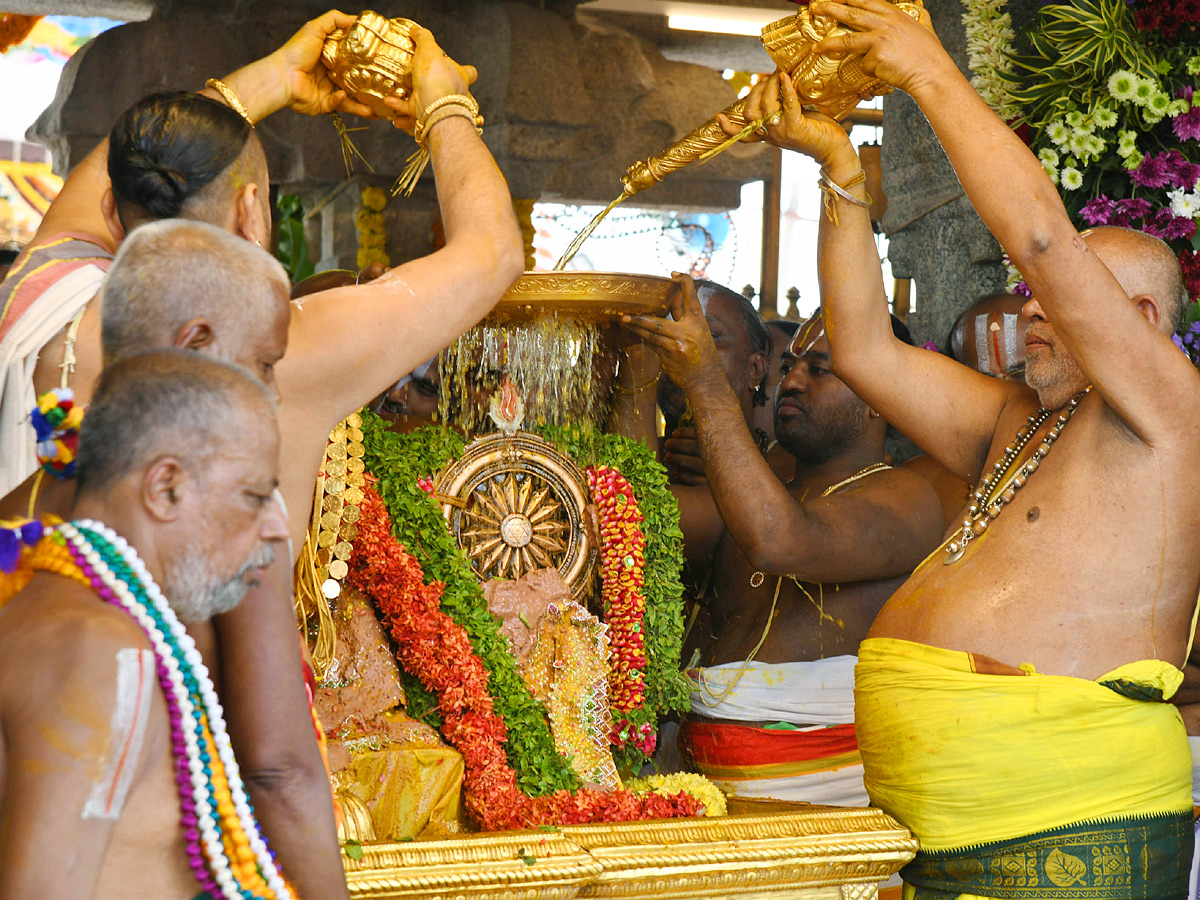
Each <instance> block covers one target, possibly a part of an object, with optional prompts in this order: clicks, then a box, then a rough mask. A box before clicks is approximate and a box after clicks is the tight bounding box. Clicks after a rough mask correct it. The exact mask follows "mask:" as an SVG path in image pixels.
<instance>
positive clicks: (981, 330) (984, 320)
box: [975, 313, 991, 372]
mask: <svg viewBox="0 0 1200 900" xmlns="http://www.w3.org/2000/svg"><path fill="white" fill-rule="evenodd" d="M990 337H991V333H990V332H989V331H988V317H987V313H979V314H977V315H976V316H975V357H976V359H978V360H979V362H978V363H976V367H977V368H978V369H979V371H981V372H986V371H987V364H988V360H989V359H991V354H989V353H988V338H990Z"/></svg>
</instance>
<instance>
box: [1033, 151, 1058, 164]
mask: <svg viewBox="0 0 1200 900" xmlns="http://www.w3.org/2000/svg"><path fill="white" fill-rule="evenodd" d="M1038 160H1039V161H1040V162H1041V164H1042V165H1043V166H1057V165H1058V153H1057V152H1056V151H1055V150H1054V149H1052V148H1050V147H1043V148H1042V149H1041V150H1039V151H1038Z"/></svg>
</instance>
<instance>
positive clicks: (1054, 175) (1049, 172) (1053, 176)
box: [1042, 163, 1058, 187]
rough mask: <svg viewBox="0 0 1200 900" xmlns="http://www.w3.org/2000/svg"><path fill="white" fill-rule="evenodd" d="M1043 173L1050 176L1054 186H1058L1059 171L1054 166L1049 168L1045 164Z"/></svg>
mask: <svg viewBox="0 0 1200 900" xmlns="http://www.w3.org/2000/svg"><path fill="white" fill-rule="evenodd" d="M1042 171H1043V172H1045V173H1046V174H1047V175H1049V176H1050V183H1051V184H1053V185H1054V186H1055V187H1057V186H1058V169H1057V168H1055V167H1054V166H1048V165H1046V164H1045V163H1042Z"/></svg>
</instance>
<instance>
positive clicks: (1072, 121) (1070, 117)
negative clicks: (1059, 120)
mask: <svg viewBox="0 0 1200 900" xmlns="http://www.w3.org/2000/svg"><path fill="white" fill-rule="evenodd" d="M1067 124H1068V125H1070V126H1071V127H1072V128H1076V129H1077V128H1079V127H1080V126H1081V125H1083V113H1081V112H1080V111H1079V110H1077V109H1073V110H1071V111H1070V112H1069V113H1067Z"/></svg>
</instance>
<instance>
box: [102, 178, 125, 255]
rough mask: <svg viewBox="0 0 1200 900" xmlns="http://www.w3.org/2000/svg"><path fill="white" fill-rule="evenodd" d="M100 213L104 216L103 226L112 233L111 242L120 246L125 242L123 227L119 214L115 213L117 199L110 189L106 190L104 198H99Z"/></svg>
mask: <svg viewBox="0 0 1200 900" xmlns="http://www.w3.org/2000/svg"><path fill="white" fill-rule="evenodd" d="M100 212H101V214H102V215H103V216H104V224H106V225H107V226H108V230H109V231H110V232H111V233H112V236H113V240H114V241H115V242H116V243H118V244H120V243H121V241H123V240H125V226H124V224H122V222H121V215H120V213H118V212H117V198H116V196H115V195H114V194H113V191H112V188H111V187H110V188H106V189H105V191H104V196H103V197H101V198H100Z"/></svg>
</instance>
